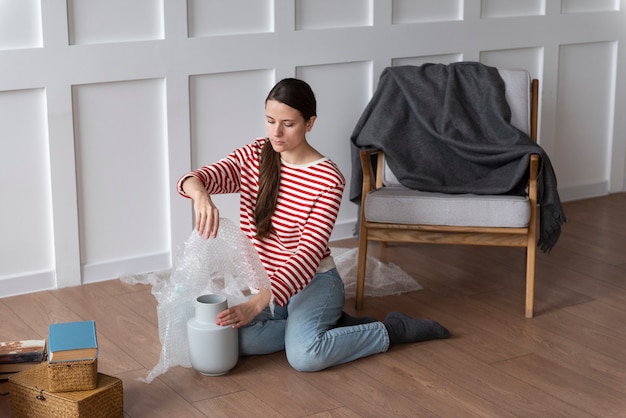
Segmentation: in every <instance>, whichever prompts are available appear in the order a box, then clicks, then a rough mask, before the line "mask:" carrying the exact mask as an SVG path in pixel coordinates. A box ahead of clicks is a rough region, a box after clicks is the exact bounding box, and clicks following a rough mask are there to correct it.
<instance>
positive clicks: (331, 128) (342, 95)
mask: <svg viewBox="0 0 626 418" xmlns="http://www.w3.org/2000/svg"><path fill="white" fill-rule="evenodd" d="M297 77H298V78H301V79H303V80H305V81H306V82H307V83H309V84H310V85H311V88H312V89H313V91H314V92H315V98H316V99H317V120H316V121H315V126H314V127H313V130H312V131H311V132H310V133H309V135H308V139H309V142H310V143H311V145H312V146H313V147H314V148H315V149H317V150H318V151H319V152H321V153H322V154H323V155H326V156H328V157H329V158H330V159H331V160H333V161H334V162H335V163H336V164H337V165H338V166H339V169H340V170H341V172H342V173H343V175H344V176H345V177H346V181H348V182H349V180H350V173H351V165H350V136H351V135H352V130H353V128H354V124H355V123H356V121H357V120H358V119H359V117H360V116H361V113H363V110H364V109H365V106H367V103H368V101H369V98H370V97H371V95H372V89H371V87H370V86H371V82H370V80H371V78H372V64H371V62H351V63H338V64H327V65H313V66H303V67H298V69H297ZM355 207H356V206H355V205H354V204H353V203H351V202H350V200H349V192H348V188H346V190H345V192H344V195H343V203H342V206H341V208H340V212H339V220H338V222H337V224H336V227H335V231H334V232H333V233H334V236H343V237H345V236H350V235H352V231H353V228H354V212H355Z"/></svg>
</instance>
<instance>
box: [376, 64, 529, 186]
mask: <svg viewBox="0 0 626 418" xmlns="http://www.w3.org/2000/svg"><path fill="white" fill-rule="evenodd" d="M498 72H499V73H500V77H502V80H503V81H504V85H505V93H504V95H505V97H506V101H507V102H508V104H509V107H510V108H511V125H513V126H515V127H516V128H517V129H519V130H520V131H522V132H524V133H525V134H529V135H530V106H531V90H530V83H531V79H530V74H529V73H528V71H526V70H509V69H500V68H499V69H498ZM383 184H384V185H385V186H392V187H393V186H400V187H402V185H401V184H400V182H399V181H398V179H397V178H396V176H395V175H394V174H393V173H392V172H391V170H390V169H389V165H388V164H387V163H386V162H385V161H384V159H383Z"/></svg>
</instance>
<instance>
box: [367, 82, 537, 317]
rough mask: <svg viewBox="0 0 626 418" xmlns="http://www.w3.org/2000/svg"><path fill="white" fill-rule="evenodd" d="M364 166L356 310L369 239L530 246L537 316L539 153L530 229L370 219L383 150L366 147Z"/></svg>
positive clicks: (529, 289) (530, 297)
mask: <svg viewBox="0 0 626 418" xmlns="http://www.w3.org/2000/svg"><path fill="white" fill-rule="evenodd" d="M530 88H531V107H530V137H531V138H532V139H533V140H534V141H536V140H537V116H538V92H539V82H538V80H536V79H533V80H532V81H531V83H530ZM372 155H377V164H376V172H375V173H374V169H373V167H372V163H371V162H372ZM360 157H361V166H362V169H363V189H362V196H361V207H360V211H361V213H360V225H359V251H358V261H357V263H358V264H357V280H356V309H361V308H362V307H363V295H364V290H365V270H366V262H367V245H368V241H380V242H381V243H382V245H385V244H386V242H389V241H395V242H414V243H426V244H464V245H486V246H505V247H525V248H526V304H525V316H526V318H532V317H533V313H534V312H533V310H534V292H535V255H536V248H537V172H538V167H539V155H537V154H533V155H531V158H530V170H529V182H528V200H529V204H530V220H529V223H528V227H526V228H503V227H470V226H448V225H420V224H396V223H379V222H370V221H368V220H367V218H366V217H365V209H364V208H365V201H366V199H367V195H368V193H369V192H370V191H372V190H376V189H379V188H381V187H384V186H383V181H382V177H383V176H382V174H383V173H382V170H383V169H382V167H383V152H382V151H381V150H377V149H364V150H361V152H360Z"/></svg>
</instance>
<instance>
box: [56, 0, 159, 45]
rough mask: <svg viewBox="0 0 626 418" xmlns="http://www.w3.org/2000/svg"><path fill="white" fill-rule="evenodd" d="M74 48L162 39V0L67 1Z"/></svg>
mask: <svg viewBox="0 0 626 418" xmlns="http://www.w3.org/2000/svg"><path fill="white" fill-rule="evenodd" d="M67 9H68V21H69V37H70V44H72V45H86V44H102V43H111V42H130V41H145V40H150V39H162V38H163V0H132V1H129V0H106V1H102V0H67Z"/></svg>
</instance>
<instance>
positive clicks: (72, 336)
mask: <svg viewBox="0 0 626 418" xmlns="http://www.w3.org/2000/svg"><path fill="white" fill-rule="evenodd" d="M97 357H98V338H97V336H96V322H95V321H93V320H89V321H79V322H63V323H60V324H50V334H49V336H48V361H49V362H50V363H59V362H62V361H79V360H95V359H96V358H97Z"/></svg>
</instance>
